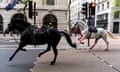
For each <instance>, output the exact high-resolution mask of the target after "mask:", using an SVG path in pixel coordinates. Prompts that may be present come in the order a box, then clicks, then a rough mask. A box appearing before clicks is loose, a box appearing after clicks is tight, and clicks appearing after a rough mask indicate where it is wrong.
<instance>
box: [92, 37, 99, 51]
mask: <svg viewBox="0 0 120 72" xmlns="http://www.w3.org/2000/svg"><path fill="white" fill-rule="evenodd" d="M98 40H99V39H95V42H94V44H93V45H92V46H91V47H90V50H91V49H93V48H94V47H95V45H96V44H97V42H98Z"/></svg>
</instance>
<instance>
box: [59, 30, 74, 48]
mask: <svg viewBox="0 0 120 72" xmlns="http://www.w3.org/2000/svg"><path fill="white" fill-rule="evenodd" d="M60 33H61V34H62V35H63V36H64V37H65V38H66V40H67V42H68V43H69V45H70V46H72V47H74V48H76V43H72V40H71V38H70V35H69V34H68V33H66V32H64V31H60Z"/></svg>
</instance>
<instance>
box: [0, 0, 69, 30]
mask: <svg viewBox="0 0 120 72" xmlns="http://www.w3.org/2000/svg"><path fill="white" fill-rule="evenodd" d="M2 1H3V2H2ZM5 1H6V0H1V1H0V31H3V30H4V29H5V28H6V27H7V24H8V23H9V22H10V20H11V18H12V17H13V16H14V15H15V14H18V16H14V17H21V16H19V14H23V15H24V12H23V7H24V4H23V1H22V0H17V4H16V6H15V7H14V8H13V9H12V10H10V11H5V9H4V8H5V6H6V5H7V3H8V2H9V1H6V2H5ZM34 3H36V13H35V15H36V17H35V19H36V20H35V23H36V25H38V26H39V27H40V26H41V25H44V24H51V25H53V26H54V27H56V28H58V29H59V30H66V29H67V26H68V16H67V13H68V0H33V7H34ZM25 12H26V17H27V20H28V22H30V23H32V24H34V17H33V18H32V19H30V18H29V17H28V7H27V8H26V10H25Z"/></svg>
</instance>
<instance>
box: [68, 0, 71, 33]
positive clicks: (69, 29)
mask: <svg viewBox="0 0 120 72" xmlns="http://www.w3.org/2000/svg"><path fill="white" fill-rule="evenodd" d="M70 5H71V0H69V4H68V11H69V15H68V16H69V17H68V18H69V21H68V31H69V34H70V35H71V28H70V18H71V17H70V14H71V12H70V11H71V10H70Z"/></svg>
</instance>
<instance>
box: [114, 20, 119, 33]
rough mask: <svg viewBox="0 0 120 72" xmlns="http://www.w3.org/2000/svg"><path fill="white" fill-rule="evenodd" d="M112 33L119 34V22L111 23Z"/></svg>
mask: <svg viewBox="0 0 120 72" xmlns="http://www.w3.org/2000/svg"><path fill="white" fill-rule="evenodd" d="M113 33H119V22H114V23H113Z"/></svg>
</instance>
